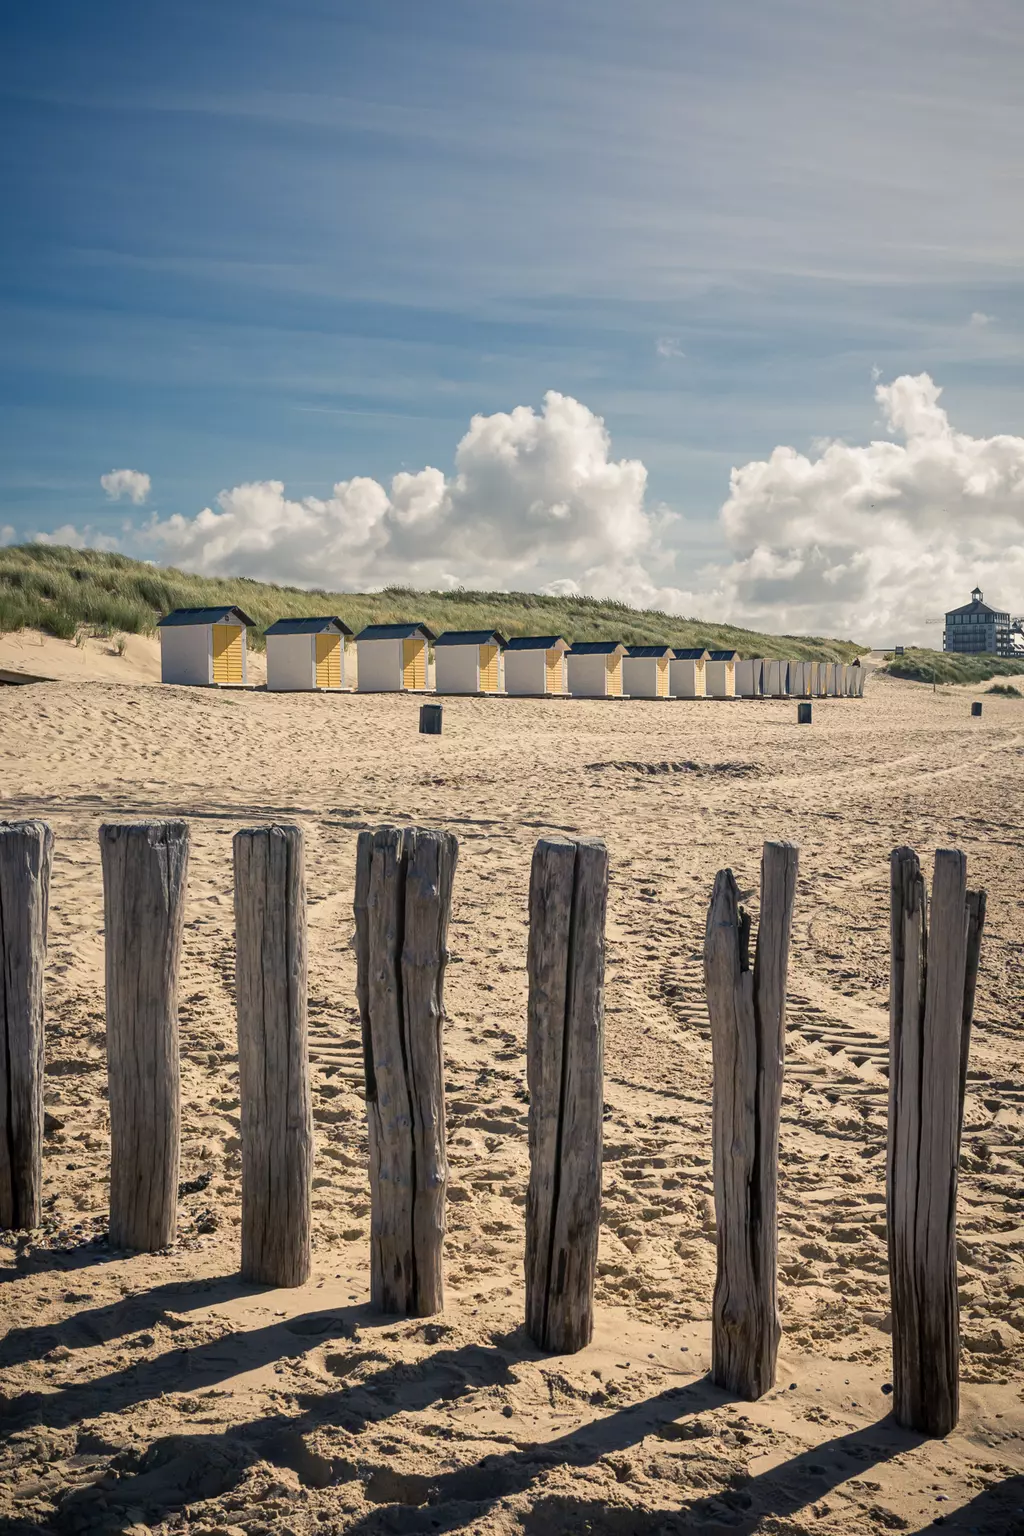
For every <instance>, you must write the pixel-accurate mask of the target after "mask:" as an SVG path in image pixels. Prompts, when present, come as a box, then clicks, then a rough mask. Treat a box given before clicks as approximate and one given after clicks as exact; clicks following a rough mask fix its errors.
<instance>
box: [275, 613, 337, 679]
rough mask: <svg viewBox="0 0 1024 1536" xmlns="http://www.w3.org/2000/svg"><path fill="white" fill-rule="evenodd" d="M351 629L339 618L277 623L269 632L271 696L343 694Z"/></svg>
mask: <svg viewBox="0 0 1024 1536" xmlns="http://www.w3.org/2000/svg"><path fill="white" fill-rule="evenodd" d="M351 633H352V631H351V630H350V629H349V627H348V625H347V624H345V623H343V622H342V620H341V619H339V618H338V616H337V614H329V615H325V616H324V617H322V618H310V619H278V620H277V622H276V623H274V624H271V626H270V628H269V629H268V630H267V689H268V691H269V692H271V693H340V692H342V691H345V690H347V689H348V683H347V681H346V676H345V637H346V635H351Z"/></svg>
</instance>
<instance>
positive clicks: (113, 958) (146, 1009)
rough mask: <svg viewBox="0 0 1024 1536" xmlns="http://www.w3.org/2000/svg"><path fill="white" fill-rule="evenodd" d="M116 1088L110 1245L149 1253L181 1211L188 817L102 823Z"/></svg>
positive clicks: (110, 1046)
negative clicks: (181, 1004)
mask: <svg viewBox="0 0 1024 1536" xmlns="http://www.w3.org/2000/svg"><path fill="white" fill-rule="evenodd" d="M99 835H100V853H101V857H102V863H103V915H104V925H105V934H106V984H107V1074H108V1082H109V1092H110V1246H111V1247H112V1248H129V1249H134V1250H135V1251H137V1252H152V1251H153V1250H154V1249H157V1248H165V1247H166V1246H167V1244H168V1243H170V1242H173V1240H174V1237H175V1234H176V1232H177V1224H178V1222H177V1216H178V1156H179V1142H180V1135H181V1070H180V1063H179V1055H178V967H179V962H180V959H181V933H182V925H183V923H184V918H185V887H186V882H187V875H188V848H189V838H188V827H187V826H186V825H185V823H184V822H183V821H164V822H142V823H136V824H129V825H114V826H104V827H101V828H100V834H99Z"/></svg>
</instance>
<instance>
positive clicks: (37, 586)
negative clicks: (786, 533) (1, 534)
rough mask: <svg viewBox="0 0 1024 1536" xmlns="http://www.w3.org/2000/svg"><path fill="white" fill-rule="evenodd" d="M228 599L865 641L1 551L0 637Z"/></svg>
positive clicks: (359, 617) (440, 617)
mask: <svg viewBox="0 0 1024 1536" xmlns="http://www.w3.org/2000/svg"><path fill="white" fill-rule="evenodd" d="M218 603H237V604H238V606H239V607H240V608H243V609H244V610H245V611H246V613H248V615H249V617H250V618H252V619H255V620H256V622H257V624H258V625H259V627H260V632H259V634H253V635H251V637H250V643H252V644H255V645H256V646H258V647H259V646H262V644H263V635H262V631H263V630H264V629H265V628H266V627H267V625H268V624H271V623H273V621H274V620H275V619H280V618H294V617H299V616H302V615H306V614H322V613H336V614H338V616H339V617H340V618H342V619H344V621H345V623H346V624H348V625H350V626H351V628H352V629H353V630H355V631H356V632H357V633H358V631H359V630H360V629H361V628H362V627H363V626H364V625H365V624H381V623H389V622H395V621H398V620H403V619H407V620H419V621H421V622H423V623H425V624H428V625H429V626H430V627H431V629H434V630H435V631H437V632H440V631H441V630H444V629H484V628H492V627H493V628H496V629H498V630H500V631H501V632H502V633H503V634H505V635H509V636H511V635H531V634H533V635H536V634H559V635H564V637H565V638H566V640H570V641H572V640H622V641H624V642H625V643H626V644H629V645H644V644H648V645H653V644H657V643H665V644H668V645H677V646H689V645H704V646H707V648H708V649H709V650H725V649H729V648H731V649H733V650H737V651H740V652H741V653H742V654H743V655H744V656H782V657H789V658H792V659H795V660H806V661H814V660H819V661H852V660H853V658H854V657H855V656H858V655H861V654H863V652H864V651H865V650H867V647H866V646H862V645H856V644H854V643H853V642H852V641H849V640H824V639H818V638H815V637H813V636H810V637H809V636H806V635H796V636H790V635H763V634H760V633H758V631H756V630H751V629H737V628H736V627H735V626H733V625H731V624H705V623H703V622H702V621H701V620H699V619H682V618H679V617H678V616H677V615H673V614H667V613H658V612H655V611H653V610H650V609H640V608H630V607H629V606H628V604H626V603H617V602H612V601H610V600H607V599H601V598H591V597H542V596H540V595H539V594H538V593H535V592H466V591H462V590H457V591H454V592H418V591H416V590H414V589H413V588H411V587H387V588H385V590H384V591H383V592H368V593H362V592H361V593H350V592H344V593H343V592H324V591H312V592H307V591H302V590H300V589H299V588H298V587H278V586H275V585H273V584H271V583H270V582H264V581H250V580H248V579H247V578H245V577H237V578H232V579H230V580H229V579H222V578H220V577H213V576H191V575H188V574H187V573H186V572H184V571H177V570H173V569H170V568H164V567H161V566H155V565H146V564H145V563H144V562H142V561H140V560H130V559H129V558H128V557H127V556H126V555H109V554H100V553H97V552H96V551H94V550H81V549H66V548H63V547H61V546H57V545H48V544H46V545H44V544H24V545H16V546H13V547H11V548H8V549H0V631H3V630H15V629H41V630H44V631H46V632H47V633H48V634H51V635H57V636H59V637H61V638H62V639H68V640H70V639H72V638H73V637H74V635H75V634H76V633H77V631H78V630H79V629H80V628H82V627H83V626H86V627H90V628H92V629H94V630H98V631H99V632H100V633H105V634H111V633H114V632H115V631H118V630H121V631H123V632H125V633H127V634H148V633H149V632H150V631H151V630H152V629H153V627H154V625H155V623H156V621H157V619H158V618H160V617H161V616H162V615H163V614H165V613H169V612H170V610H171V609H172V608H202V607H212V606H214V605H215V604H218Z"/></svg>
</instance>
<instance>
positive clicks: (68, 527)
mask: <svg viewBox="0 0 1024 1536" xmlns="http://www.w3.org/2000/svg"><path fill="white" fill-rule="evenodd" d="M30 542H31V543H32V544H67V545H69V546H70V548H72V549H103V550H107V551H108V552H109V551H111V550H116V549H119V548H120V545H119V542H118V540H117V539H116V538H114V536H113V534H109V533H102V532H101V531H100V530H99V529H98V528H93V527H92V526H91V524H89V523H87V524H86V525H85V527H84V528H82V529H81V530H79V529H78V528H76V527H75V525H74V523H63V524H62V525H61V526H60V527H59V528H54V529H52V530H51V531H50V532H49V533H33V534H32V535H31V536H30Z"/></svg>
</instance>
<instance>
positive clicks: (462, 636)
mask: <svg viewBox="0 0 1024 1536" xmlns="http://www.w3.org/2000/svg"><path fill="white" fill-rule="evenodd" d="M493 642H497V644H498V645H500V646H501V647H502V649H504V648H505V647H506V646H507V645H508V641H507V640H506V639H505V636H504V635H503V634H501V632H500V631H499V630H497V629H446V630H445V631H444V632H443V634H440V635H438V637H437V639H436V640H435V641H434V644H435V645H490V644H492V643H493Z"/></svg>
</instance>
